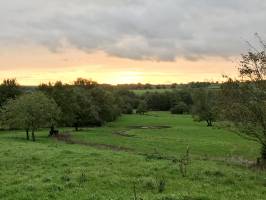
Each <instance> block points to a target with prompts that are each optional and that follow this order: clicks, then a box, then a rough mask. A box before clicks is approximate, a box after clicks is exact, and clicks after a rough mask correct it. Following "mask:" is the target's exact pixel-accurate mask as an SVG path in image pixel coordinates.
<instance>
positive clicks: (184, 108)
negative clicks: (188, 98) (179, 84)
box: [171, 101, 189, 114]
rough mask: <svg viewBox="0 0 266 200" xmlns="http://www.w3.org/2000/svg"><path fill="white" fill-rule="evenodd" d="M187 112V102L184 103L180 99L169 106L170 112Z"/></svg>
mask: <svg viewBox="0 0 266 200" xmlns="http://www.w3.org/2000/svg"><path fill="white" fill-rule="evenodd" d="M188 112H189V108H188V106H187V104H185V103H184V102H182V101H181V102H179V103H178V104H177V105H175V106H174V107H172V108H171V113H172V114H184V113H188Z"/></svg>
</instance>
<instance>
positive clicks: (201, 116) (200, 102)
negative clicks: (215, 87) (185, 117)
mask: <svg viewBox="0 0 266 200" xmlns="http://www.w3.org/2000/svg"><path fill="white" fill-rule="evenodd" d="M216 104H217V94H216V93H215V92H214V91H211V90H208V89H199V90H197V91H196V92H195V94H194V106H193V111H192V113H193V115H194V116H197V117H198V120H199V121H206V122H207V126H212V125H213V122H214V121H215V120H216V118H217V107H216Z"/></svg>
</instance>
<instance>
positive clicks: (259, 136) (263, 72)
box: [221, 35, 266, 164]
mask: <svg viewBox="0 0 266 200" xmlns="http://www.w3.org/2000/svg"><path fill="white" fill-rule="evenodd" d="M256 36H257V37H258V39H259V41H260V44H261V46H262V47H263V49H262V50H257V49H255V48H254V51H250V52H248V53H247V54H245V55H242V59H241V61H240V64H239V74H240V78H241V79H240V80H235V81H234V80H232V79H231V78H229V79H228V81H227V82H226V83H225V84H223V86H222V94H221V98H222V108H223V117H224V118H225V119H226V120H229V121H231V122H233V123H234V125H235V127H236V128H237V129H238V131H239V134H241V135H242V136H244V137H245V138H248V139H251V140H255V141H256V142H258V143H259V144H260V145H261V149H262V150H261V157H260V159H259V161H261V162H262V163H264V164H265V163H266V79H265V78H266V54H265V49H266V44H265V43H264V42H263V41H262V40H261V39H260V37H259V36H258V35H256Z"/></svg>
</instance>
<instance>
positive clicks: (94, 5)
mask: <svg viewBox="0 0 266 200" xmlns="http://www.w3.org/2000/svg"><path fill="white" fill-rule="evenodd" d="M265 10H266V1H265V0H223V1H221V0H196V1H195V0H163V1H156V0H108V1H107V0H97V1H96V0H95V1H88V0H75V1H73V0H9V1H1V2H0V26H1V31H0V48H5V46H6V45H10V44H14V45H20V44H21V45H27V44H29V43H34V44H37V45H42V46H45V47H47V48H48V49H50V50H51V51H53V52H57V51H59V50H62V49H64V48H67V46H71V47H74V48H77V49H80V50H82V51H85V52H88V53H93V52H95V51H103V52H105V53H107V54H108V55H111V56H117V57H121V58H129V59H134V60H157V61H174V60H175V59H176V58H178V57H183V58H187V59H190V60H193V59H199V58H204V57H208V56H218V57H224V58H227V57H230V56H235V55H239V54H240V53H241V52H242V51H243V49H244V48H246V46H245V40H249V39H250V38H252V37H253V34H254V33H255V32H258V33H260V34H261V36H262V37H263V36H264V35H265V33H266V26H265V19H266V12H265Z"/></svg>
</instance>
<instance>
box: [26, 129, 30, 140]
mask: <svg viewBox="0 0 266 200" xmlns="http://www.w3.org/2000/svg"><path fill="white" fill-rule="evenodd" d="M26 139H27V140H30V136H29V129H26Z"/></svg>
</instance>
